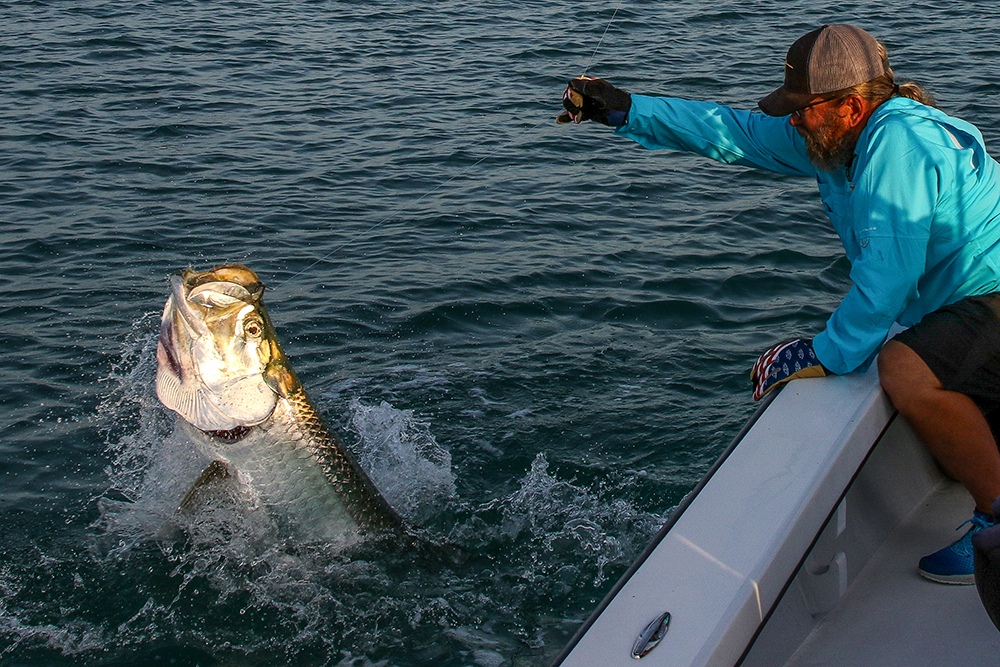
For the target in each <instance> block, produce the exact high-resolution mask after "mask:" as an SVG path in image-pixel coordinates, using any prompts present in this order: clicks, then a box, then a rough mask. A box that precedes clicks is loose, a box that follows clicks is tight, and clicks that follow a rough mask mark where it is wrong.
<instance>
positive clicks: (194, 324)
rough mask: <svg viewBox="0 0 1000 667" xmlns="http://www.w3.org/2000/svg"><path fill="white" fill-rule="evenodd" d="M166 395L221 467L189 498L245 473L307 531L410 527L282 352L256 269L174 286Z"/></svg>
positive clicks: (160, 370)
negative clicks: (323, 413) (210, 485)
mask: <svg viewBox="0 0 1000 667" xmlns="http://www.w3.org/2000/svg"><path fill="white" fill-rule="evenodd" d="M170 286H171V294H170V297H169V298H168V299H167V303H166V306H165V307H164V310H163V319H162V322H161V327H160V338H159V342H158V344H157V348H156V358H157V373H156V395H157V397H159V399H160V402H161V403H163V405H164V406H166V407H167V408H169V409H170V410H173V411H174V412H176V413H177V415H178V416H179V422H180V423H181V425H182V427H184V428H186V429H187V430H188V431H189V432H190V433H191V435H192V437H193V439H195V440H196V441H197V444H198V446H199V448H201V449H202V450H203V451H205V452H207V453H208V454H209V456H210V457H211V458H212V462H211V463H210V464H209V465H208V467H207V468H205V470H204V472H202V473H201V476H200V477H199V478H198V479H197V480H195V482H194V485H193V486H192V488H191V491H190V492H188V494H187V496H185V498H184V499H182V500H181V502H180V506H181V508H182V509H185V508H187V507H188V506H189V505H191V504H192V503H193V499H194V498H195V496H196V495H197V492H198V489H199V488H200V487H201V486H203V485H205V484H207V483H209V482H211V481H212V480H213V479H217V478H219V477H227V476H230V475H234V474H237V473H238V474H239V475H240V477H241V478H243V479H245V480H247V483H248V484H249V485H250V486H251V487H252V488H253V490H254V492H255V493H256V494H257V495H258V496H259V498H260V500H261V502H262V504H263V505H265V506H266V507H268V508H269V509H270V510H272V511H274V512H276V513H277V515H278V516H279V517H281V518H282V519H283V520H285V521H287V522H288V523H291V524H294V529H295V530H296V531H297V532H300V533H304V534H307V535H310V536H318V537H336V536H338V535H340V534H343V533H345V532H354V533H357V532H362V531H381V530H398V529H401V528H403V520H402V519H401V518H400V516H399V514H397V513H396V511H395V510H393V508H392V507H391V506H390V505H389V503H388V502H387V501H386V500H385V498H384V497H383V496H382V494H381V493H380V492H379V490H378V489H377V488H376V486H375V484H374V483H373V482H372V481H371V479H370V478H369V477H368V475H367V474H365V472H364V470H362V468H361V466H360V465H358V463H357V461H356V460H355V458H354V457H353V456H352V455H351V453H350V452H349V451H348V450H347V449H346V448H345V447H344V445H343V443H342V442H341V441H340V439H339V438H338V437H337V436H336V434H335V433H334V432H333V431H332V430H331V429H330V428H329V427H328V426H327V425H326V424H325V423H324V421H323V419H322V417H321V416H320V414H319V411H318V410H317V409H316V406H315V404H314V403H313V401H312V400H311V399H310V398H309V396H308V395H307V394H306V391H305V389H304V388H303V387H302V384H301V383H300V382H299V380H298V378H297V377H296V375H295V372H294V371H293V370H292V367H291V365H290V364H289V362H288V359H287V357H286V356H285V353H284V352H283V351H282V349H281V345H280V344H279V343H278V338H277V336H276V334H275V331H274V327H273V326H272V324H271V320H270V318H269V317H268V314H267V310H266V309H265V308H264V302H263V293H264V285H263V283H262V282H261V281H260V279H259V278H258V277H257V274H256V273H254V272H253V271H252V270H250V269H249V268H247V267H245V266H241V265H235V264H232V265H225V266H219V267H216V268H214V269H212V270H210V271H205V272H202V273H199V272H196V271H192V270H185V271H182V272H180V273H178V274H176V275H174V276H172V277H171V278H170Z"/></svg>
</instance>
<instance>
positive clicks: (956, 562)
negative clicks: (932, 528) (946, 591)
mask: <svg viewBox="0 0 1000 667" xmlns="http://www.w3.org/2000/svg"><path fill="white" fill-rule="evenodd" d="M965 523H971V524H972V527H971V528H969V530H967V531H966V532H965V535H963V536H962V537H960V538H958V539H957V540H956V541H955V542H954V543H953V544H952V545H951V546H947V547H945V548H944V549H941V550H939V551H935V552H934V553H932V554H931V555H929V556H924V557H923V558H921V559H920V566H919V567H918V569H917V571H918V572H919V573H920V576H922V577H926V578H927V579H930V580H931V581H936V582H938V583H941V584H962V585H968V584H974V583H976V575H975V571H974V569H973V558H972V536H973V535H975V534H976V533H978V532H979V531H981V530H983V529H984V528H989V527H991V526H992V525H993V516H992V515H990V514H983V513H982V512H980V511H979V510H973V512H972V518H971V519H969V520H968V521H966V522H965ZM965 523H963V524H962V526H964V525H965ZM962 526H959V527H958V528H956V529H955V530H958V529H959V528H961V527H962Z"/></svg>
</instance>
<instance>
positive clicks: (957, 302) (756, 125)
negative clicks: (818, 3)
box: [559, 25, 1000, 584]
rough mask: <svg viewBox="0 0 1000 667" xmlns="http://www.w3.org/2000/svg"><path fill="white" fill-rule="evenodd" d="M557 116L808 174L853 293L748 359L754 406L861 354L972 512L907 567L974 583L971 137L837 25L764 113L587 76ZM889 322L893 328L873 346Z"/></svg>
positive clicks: (988, 484) (986, 369) (978, 333)
mask: <svg viewBox="0 0 1000 667" xmlns="http://www.w3.org/2000/svg"><path fill="white" fill-rule="evenodd" d="M563 105H564V106H565V107H566V112H565V113H564V114H562V115H561V116H560V117H559V121H560V122H569V121H575V122H577V123H579V122H581V121H582V120H596V121H598V122H601V123H604V124H605V125H610V126H613V127H615V128H617V129H616V134H619V135H621V136H624V137H629V138H631V139H633V140H635V141H636V142H638V143H639V144H641V145H643V146H645V147H647V148H672V149H677V150H687V151H692V152H694V153H698V154H700V155H703V156H706V157H710V158H713V159H716V160H719V161H721V162H726V163H731V164H741V165H748V166H755V167H760V168H764V169H769V170H772V171H776V172H780V173H785V174H798V175H802V176H810V177H814V178H816V181H817V183H818V185H819V192H820V197H821V198H822V200H823V202H824V204H825V205H826V209H827V212H828V215H829V217H830V221H831V222H832V224H833V226H834V228H835V229H836V231H837V233H838V234H839V235H840V238H841V240H842V242H843V244H844V249H845V251H846V253H847V257H848V259H849V260H850V261H851V264H852V268H851V278H852V280H853V282H854V285H853V286H852V287H851V289H850V291H849V292H848V293H847V295H846V296H845V297H844V299H843V301H842V302H841V303H840V305H839V306H838V307H837V309H836V310H835V311H834V312H833V314H832V315H831V317H830V319H829V320H828V321H827V324H826V328H825V330H824V331H822V332H820V333H819V334H817V335H816V336H815V338H813V339H812V340H802V339H800V340H795V341H791V342H789V343H784V344H782V345H779V346H777V347H775V348H772V349H771V350H768V351H767V352H765V353H764V354H763V355H761V357H760V359H759V360H758V362H757V363H756V364H755V366H754V368H753V371H752V373H751V378H752V380H753V381H754V384H755V391H754V398H755V399H759V398H760V397H761V396H763V395H764V394H765V393H767V392H768V391H770V390H771V389H773V388H774V387H775V386H777V385H779V384H782V383H783V382H787V381H788V380H790V379H792V378H796V377H808V376H821V375H826V374H829V373H838V374H839V373H850V372H852V371H855V370H858V369H863V368H867V367H868V365H869V364H870V363H871V362H872V360H873V359H874V358H875V357H876V355H878V367H879V376H880V378H881V382H882V386H883V388H884V389H885V391H886V393H887V394H888V395H889V397H890V398H891V400H892V401H893V404H894V405H895V406H896V408H897V409H898V410H899V411H900V413H901V414H902V415H903V416H904V417H906V419H907V420H909V422H910V424H911V425H912V426H913V428H914V430H915V431H916V432H917V434H918V435H919V436H920V438H921V440H922V441H923V442H924V443H925V445H926V446H927V447H928V449H929V450H930V452H931V453H932V454H933V455H934V457H935V458H936V459H937V461H938V462H939V463H940V464H941V466H942V467H943V468H944V469H945V471H946V472H947V473H948V474H950V475H951V476H953V477H954V478H955V479H957V480H959V481H961V482H962V483H963V484H964V485H965V487H966V488H967V489H968V491H969V492H970V494H971V495H972V497H973V499H974V500H975V503H976V507H975V509H974V513H973V517H972V519H971V520H970V521H969V522H967V523H971V524H972V526H971V528H970V529H969V530H968V531H967V532H966V533H965V534H964V535H963V536H962V537H961V538H960V539H959V540H957V541H956V542H955V543H954V544H952V545H950V546H948V547H945V548H944V549H941V550H940V551H937V552H935V553H933V554H931V555H929V556H925V557H924V558H922V559H921V560H920V564H919V571H920V573H921V574H922V575H923V576H925V577H927V578H929V579H931V580H934V581H939V582H943V583H961V584H968V583H973V581H974V578H973V563H972V547H971V537H972V535H973V534H975V533H977V532H979V531H980V530H982V529H984V528H987V527H989V526H991V525H993V516H992V513H991V512H992V510H991V504H992V502H993V500H994V499H995V498H997V497H998V496H1000V451H998V449H997V444H996V441H995V440H994V436H993V433H992V432H991V430H990V427H989V425H988V423H987V420H986V417H985V416H984V415H985V414H988V413H990V412H992V411H993V410H995V409H997V408H1000V165H998V164H997V162H996V161H994V160H993V158H991V157H990V156H989V155H988V154H987V153H986V149H985V147H984V145H983V138H982V135H981V134H980V132H979V130H977V129H976V128H975V127H974V126H973V125H971V124H969V123H966V122H964V121H961V120H958V119H955V118H952V117H950V116H948V115H946V114H944V113H942V112H941V111H939V110H937V109H935V108H933V101H932V100H931V99H930V97H929V96H928V95H927V94H926V93H925V92H924V91H923V89H921V88H920V87H919V86H916V85H915V84H905V85H903V86H899V85H897V84H896V83H895V81H894V75H893V72H892V69H891V68H890V67H889V64H888V60H887V58H886V53H885V49H884V48H883V47H882V45H881V44H879V43H878V42H877V41H876V40H875V39H874V38H873V37H872V36H871V35H869V34H868V33H867V32H865V31H864V30H862V29H860V28H857V27H855V26H849V25H827V26H823V27H821V28H819V29H817V30H814V31H812V32H810V33H809V34H807V35H805V36H803V37H802V38H800V39H799V40H797V41H796V42H795V43H794V44H793V45H792V46H791V48H789V50H788V55H787V60H786V62H785V84H784V85H783V86H781V87H780V88H778V89H777V90H775V91H774V92H772V93H771V94H770V95H768V96H767V97H765V98H764V99H762V100H761V101H760V103H759V106H760V109H761V111H763V112H764V113H763V114H757V113H750V112H747V111H738V110H735V109H732V108H729V107H726V106H722V105H718V104H712V103H706V102H692V101H687V100H679V99H674V98H652V97H646V96H641V95H629V94H628V93H626V92H624V91H622V90H619V89H617V88H615V87H614V86H612V85H611V84H609V83H607V82H606V81H602V80H600V79H588V78H581V79H574V80H573V81H571V82H570V84H569V87H568V88H567V90H566V93H565V94H564V96H563ZM896 322H898V323H899V324H901V325H903V326H905V327H910V328H909V329H907V330H906V331H903V332H902V333H901V334H899V335H898V336H896V337H895V338H893V339H892V340H890V341H889V342H888V343H886V342H885V341H886V337H887V335H888V332H889V330H890V328H891V327H892V326H893V324H894V323H896ZM883 345H884V347H883ZM880 350H881V353H880V352H879V351H880ZM998 414H1000V413H998Z"/></svg>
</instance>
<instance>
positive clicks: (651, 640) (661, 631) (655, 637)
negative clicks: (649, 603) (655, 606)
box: [632, 611, 670, 660]
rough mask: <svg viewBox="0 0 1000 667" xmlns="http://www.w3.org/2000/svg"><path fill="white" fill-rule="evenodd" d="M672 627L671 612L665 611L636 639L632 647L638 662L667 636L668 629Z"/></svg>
mask: <svg viewBox="0 0 1000 667" xmlns="http://www.w3.org/2000/svg"><path fill="white" fill-rule="evenodd" d="M669 627H670V612H669V611H665V612H663V613H662V614H660V615H659V616H657V617H656V618H654V619H653V621H652V622H651V623H650V624H649V625H647V626H646V629H645V630H643V631H642V632H641V633H640V634H639V636H638V637H636V638H635V644H633V645H632V657H633V658H635V659H636V660H638V659H639V658H641V657H643V656H644V655H646V654H647V653H649V652H650V651H652V650H653V649H654V648H656V645H657V644H659V643H660V641H661V640H662V639H663V637H664V636H666V634H667V628H669Z"/></svg>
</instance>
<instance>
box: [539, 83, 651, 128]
mask: <svg viewBox="0 0 1000 667" xmlns="http://www.w3.org/2000/svg"><path fill="white" fill-rule="evenodd" d="M563 106H564V107H566V111H564V112H563V113H561V114H559V117H558V118H556V122H557V123H569V122H571V121H572V122H574V123H582V122H583V121H585V120H596V121H597V122H598V123H603V124H604V125H608V126H610V127H615V128H617V127H621V126H622V125H624V124H625V121H626V120H627V119H628V112H629V109H631V108H632V96H631V95H629V94H628V93H626V92H625V91H624V90H619V89H618V88H615V87H614V86H612V85H611V84H610V83H608V82H607V81H605V80H604V79H591V78H590V77H587V76H582V77H580V78H579V79H572V80H571V81H570V82H569V86H567V87H566V92H565V93H563Z"/></svg>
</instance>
